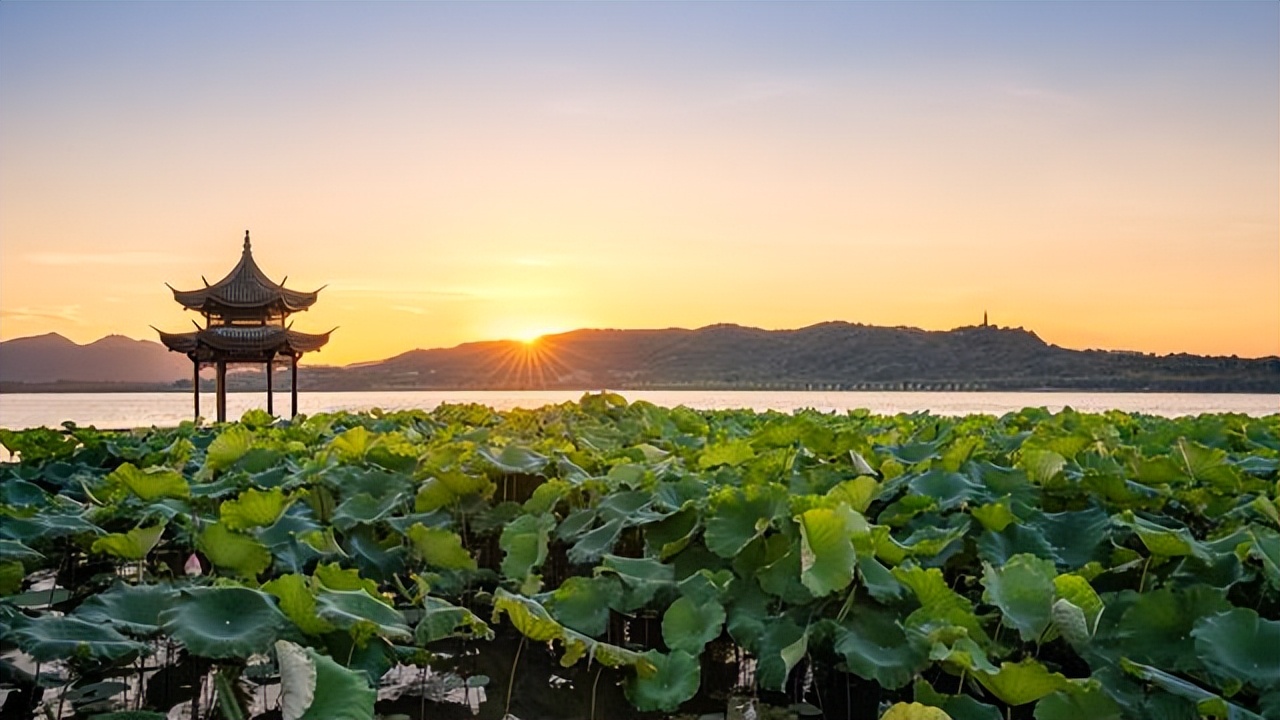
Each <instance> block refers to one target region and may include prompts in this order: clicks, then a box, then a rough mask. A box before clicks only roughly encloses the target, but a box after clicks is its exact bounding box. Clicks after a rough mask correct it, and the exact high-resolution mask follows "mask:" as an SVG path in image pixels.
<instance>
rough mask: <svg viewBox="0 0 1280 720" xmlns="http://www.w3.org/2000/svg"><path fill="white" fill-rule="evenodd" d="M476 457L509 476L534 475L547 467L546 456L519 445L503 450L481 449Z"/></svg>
mask: <svg viewBox="0 0 1280 720" xmlns="http://www.w3.org/2000/svg"><path fill="white" fill-rule="evenodd" d="M476 455H478V456H480V457H481V458H483V459H484V460H485V461H486V462H487V463H488V464H489V466H490V467H491V469H493V470H496V471H498V472H499V473H505V474H508V475H533V474H536V473H538V472H541V470H542V469H543V468H544V467H546V466H547V457H546V456H545V455H540V454H538V453H536V452H534V451H532V450H530V449H529V448H525V447H520V446H519V445H508V446H506V447H504V448H502V449H501V450H494V449H493V448H480V449H479V450H477V451H476Z"/></svg>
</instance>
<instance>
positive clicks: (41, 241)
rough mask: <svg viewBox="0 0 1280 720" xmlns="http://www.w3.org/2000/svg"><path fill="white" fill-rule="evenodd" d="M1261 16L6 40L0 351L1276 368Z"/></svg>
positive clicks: (116, 11)
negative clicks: (953, 355)
mask: <svg viewBox="0 0 1280 720" xmlns="http://www.w3.org/2000/svg"><path fill="white" fill-rule="evenodd" d="M1278 128H1280V3H1275V2H1239V3H1231V2H1226V3H1218V2H1214V3H1197V2H1169V3H1162V2H1134V3H1099V2H1089V3H1084V2H1081V3H1073V2H1062V3H1059V2H1037V3H1008V2H992V3H983V2H949V3H930V2H915V3H878V2H867V3H853V2H850V3H816V2H814V3H808V2H800V3H768V2H753V3H732V2H725V3H719V2H716V3H711V2H707V3H677V2H671V3H631V2H619V3H567V2H566V3H502V2H494V3H480V4H452V3H414V2H400V3H389V2H388V3H347V2H331V3H305V2H298V3H293V2H290V3H283V2H281V3H202V2H194V3H76V2H66V3H27V2H4V3H0V339H12V338H16V337H22V336H28V335H35V334H41V333H46V332H58V333H61V334H63V335H65V336H67V337H69V338H71V339H73V340H75V341H77V342H82V343H83V342H89V341H92V340H95V339H97V338H99V337H101V336H103V335H107V334H121V335H126V336H129V337H135V338H148V339H155V334H154V332H153V331H152V330H151V329H150V327H149V326H151V325H155V326H156V327H160V328H163V329H166V330H170V331H182V330H185V329H190V328H191V325H190V321H191V320H193V319H199V316H197V315H194V314H192V313H189V312H188V313H185V314H184V312H183V311H182V309H181V308H180V307H179V306H178V305H177V303H175V302H174V301H173V298H172V295H171V293H170V292H169V290H168V289H167V288H166V287H165V285H164V283H166V282H168V283H170V284H172V285H173V286H174V287H177V288H179V289H195V288H197V287H200V286H202V282H201V276H204V277H205V278H208V280H209V281H210V282H214V281H216V280H217V279H218V278H221V277H222V276H223V275H224V274H225V273H226V272H227V271H229V270H230V269H231V267H232V266H233V265H234V264H235V262H236V261H237V260H238V258H239V253H240V248H241V241H242V238H243V236H244V231H245V230H246V229H248V230H250V231H251V232H252V238H253V249H254V256H255V258H256V259H257V261H258V264H259V265H260V266H261V267H262V268H263V269H264V270H265V271H266V272H267V273H268V274H269V275H271V276H272V277H274V278H275V279H277V280H279V279H281V278H283V277H285V276H287V278H288V281H287V285H288V286H290V287H295V288H297V289H301V290H312V289H315V288H317V287H320V286H322V285H324V286H326V288H325V289H324V290H323V291H322V292H321V294H320V299H319V301H318V302H317V303H316V305H315V306H313V308H312V309H311V310H309V311H308V312H305V313H302V314H300V315H298V316H296V324H295V326H294V327H295V329H298V330H306V331H312V332H322V331H325V330H328V329H330V328H332V327H335V326H337V327H338V331H337V332H335V333H334V334H333V338H332V340H331V342H330V344H329V345H328V346H327V347H325V348H324V350H323V351H322V352H321V353H320V354H319V356H318V357H314V358H309V362H316V363H326V364H345V363H350V362H359V361H368V360H376V359H381V358H384V357H388V356H391V355H394V354H397V353H399V352H403V351H406V350H409V349H412V348H417V347H423V348H430V347H448V346H452V345H456V344H458V343H462V342H469V341H474V340H486V339H500V338H516V339H527V338H532V337H535V336H537V335H539V334H543V333H550V332H558V331H565V330H571V329H575V328H580V327H608V328H662V327H700V326H703V325H708V324H714V323H722V322H724V323H738V324H742V325H750V326H755V327H764V328H796V327H803V326H806V325H810V324H813V323H818V322H823V321H829V320H844V321H848V322H859V323H865V324H873V325H891V326H896V325H904V326H913V327H922V328H926V329H937V330H944V329H949V328H952V327H957V326H964V325H973V324H977V323H979V322H981V318H982V314H983V312H984V311H986V312H988V313H989V316H990V319H991V322H992V323H994V324H998V325H1001V326H1011V327H1025V328H1028V329H1031V330H1034V331H1035V332H1036V333H1037V334H1038V335H1039V336H1040V337H1041V338H1043V339H1044V340H1046V341H1047V342H1051V343H1054V344H1057V345H1061V346H1064V347H1070V348H1105V349H1123V350H1137V351H1143V352H1152V353H1159V354H1165V353H1173V352H1192V353H1200V354H1215V355H1231V354H1236V355H1240V356H1245V357H1256V356H1263V355H1276V354H1280V130H1278Z"/></svg>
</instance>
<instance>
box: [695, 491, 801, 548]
mask: <svg viewBox="0 0 1280 720" xmlns="http://www.w3.org/2000/svg"><path fill="white" fill-rule="evenodd" d="M783 493H784V490H783V488H781V487H778V486H775V485H769V486H765V487H758V486H751V487H748V488H747V489H746V490H745V491H744V490H740V489H737V488H722V489H720V490H718V491H716V492H715V493H713V494H712V496H711V498H710V501H709V504H708V508H707V514H706V528H707V529H706V532H705V533H704V535H703V541H704V542H705V543H706V545H707V549H708V550H710V551H711V552H713V553H715V554H717V555H719V556H720V557H722V558H732V557H734V556H735V555H737V554H738V553H739V552H741V551H742V548H744V547H746V546H747V543H749V542H751V541H752V540H754V539H755V538H756V537H758V536H760V535H763V534H764V532H765V530H767V529H769V526H770V525H771V524H772V523H773V520H774V518H776V517H778V515H779V514H780V513H782V512H783V511H785V510H786V499H785V496H784V494H783Z"/></svg>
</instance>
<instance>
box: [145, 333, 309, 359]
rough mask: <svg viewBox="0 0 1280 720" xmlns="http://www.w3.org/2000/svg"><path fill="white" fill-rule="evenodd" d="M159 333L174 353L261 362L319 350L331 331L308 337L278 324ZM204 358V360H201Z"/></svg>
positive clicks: (162, 340)
mask: <svg viewBox="0 0 1280 720" xmlns="http://www.w3.org/2000/svg"><path fill="white" fill-rule="evenodd" d="M156 332H158V333H160V341H161V342H163V343H164V345H165V347H167V348H169V349H170V350H173V351H174V352H180V353H185V354H188V355H192V354H194V355H196V356H197V357H200V356H204V355H207V356H209V358H207V359H212V358H214V357H217V356H221V357H224V358H225V359H228V360H236V359H242V358H243V359H261V358H265V357H268V356H270V355H301V354H302V353H306V352H312V351H314V350H319V349H320V348H321V347H323V346H324V345H325V343H327V342H329V334H330V333H332V332H333V331H332V330H330V331H329V332H326V333H320V334H311V333H304V332H298V331H296V330H290V329H288V328H283V327H280V326H278V325H256V326H249V327H246V326H236V325H221V326H217V327H212V328H205V329H201V330H196V331H193V332H185V333H167V332H164V331H163V330H157V331H156ZM202 359H206V358H202Z"/></svg>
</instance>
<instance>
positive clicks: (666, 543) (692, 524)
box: [644, 506, 698, 560]
mask: <svg viewBox="0 0 1280 720" xmlns="http://www.w3.org/2000/svg"><path fill="white" fill-rule="evenodd" d="M697 530H698V511H697V509H696V508H694V507H692V506H691V507H688V508H685V509H684V510H681V511H679V512H676V513H674V514H672V515H670V516H668V517H665V518H663V519H662V520H659V521H657V522H653V523H648V524H646V525H645V526H644V543H645V547H646V548H648V551H649V555H651V556H654V557H656V558H658V559H659V560H667V559H669V558H671V557H672V556H673V555H675V554H676V553H678V552H680V551H681V550H684V549H685V548H686V547H688V546H689V543H690V542H691V541H692V540H693V536H694V534H695V533H696V532H697Z"/></svg>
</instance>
